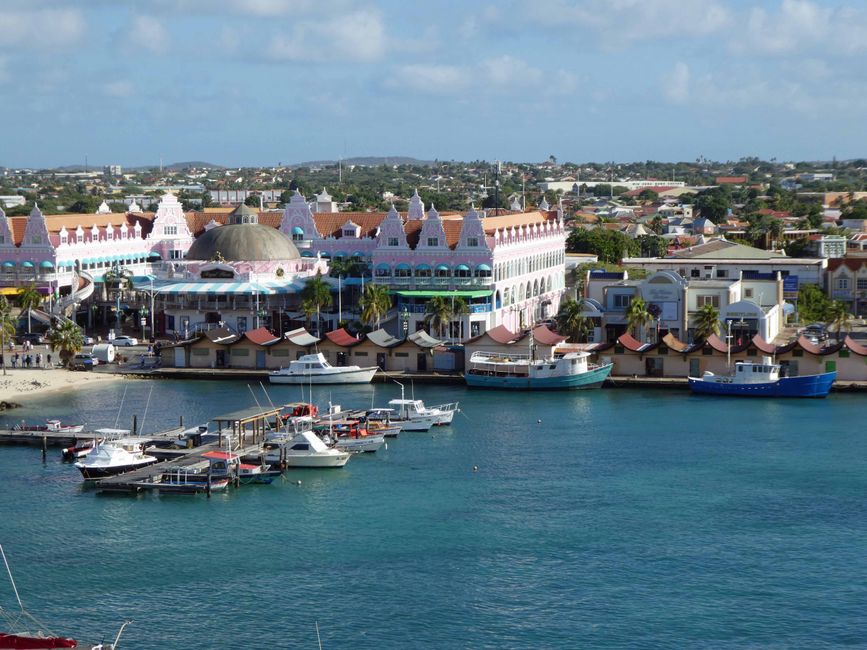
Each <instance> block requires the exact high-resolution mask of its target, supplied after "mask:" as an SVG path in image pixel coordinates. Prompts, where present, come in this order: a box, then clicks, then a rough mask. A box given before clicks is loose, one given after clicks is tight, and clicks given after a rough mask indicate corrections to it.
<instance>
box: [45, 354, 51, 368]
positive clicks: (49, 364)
mask: <svg viewBox="0 0 867 650" xmlns="http://www.w3.org/2000/svg"><path fill="white" fill-rule="evenodd" d="M45 365H47V366H48V367H49V368H50V367H51V353H50V352H48V353H46V355H45Z"/></svg>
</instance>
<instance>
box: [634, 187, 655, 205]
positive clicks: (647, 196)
mask: <svg viewBox="0 0 867 650" xmlns="http://www.w3.org/2000/svg"><path fill="white" fill-rule="evenodd" d="M638 199H639V200H640V201H649V202H650V203H653V202H654V201H657V200H659V194H658V193H657V192H656V191H654V190H652V189H650V188H649V187H648V188H647V189H644V190H641V192H639V193H638Z"/></svg>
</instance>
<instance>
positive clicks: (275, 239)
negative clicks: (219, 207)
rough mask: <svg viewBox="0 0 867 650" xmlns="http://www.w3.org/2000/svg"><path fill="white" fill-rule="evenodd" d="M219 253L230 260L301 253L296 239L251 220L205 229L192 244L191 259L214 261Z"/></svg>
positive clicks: (259, 259) (276, 258)
mask: <svg viewBox="0 0 867 650" xmlns="http://www.w3.org/2000/svg"><path fill="white" fill-rule="evenodd" d="M217 253H220V255H222V256H223V259H224V260H226V261H229V262H265V261H282V260H295V259H298V258H300V257H301V256H300V255H299V253H298V249H297V248H295V244H293V243H292V240H291V239H289V238H288V237H287V236H286V235H284V234H283V233H282V232H280V231H279V230H277V229H275V228H271V227H270V226H263V225H260V224H251V223H247V224H235V225H228V226H220V227H219V228H211V229H210V230H208V231H207V232H205V233H202V234H201V235H200V236H199V237H198V239H196V241H194V242H193V245H192V246H190V250H189V251H188V252H187V259H188V260H200V261H210V260H212V259H214V257H215V256H216V254H217Z"/></svg>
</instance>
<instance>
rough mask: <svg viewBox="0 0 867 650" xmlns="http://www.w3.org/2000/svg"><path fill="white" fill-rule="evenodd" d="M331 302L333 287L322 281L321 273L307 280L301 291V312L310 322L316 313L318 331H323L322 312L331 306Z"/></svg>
mask: <svg viewBox="0 0 867 650" xmlns="http://www.w3.org/2000/svg"><path fill="white" fill-rule="evenodd" d="M331 300H332V299H331V286H330V285H329V284H328V283H327V282H326V281H325V280H323V279H322V274H320V273H317V274H316V276H315V277H312V278H310V279H309V280H307V282H306V283H305V284H304V288H303V289H302V290H301V311H303V312H304V314H305V315H306V316H307V321H308V322H310V317H311V316H312V315H313V313H314V312H315V313H316V328H317V331H318V330H320V329H321V315H322V310H323V309H328V308H329V307H330V306H331Z"/></svg>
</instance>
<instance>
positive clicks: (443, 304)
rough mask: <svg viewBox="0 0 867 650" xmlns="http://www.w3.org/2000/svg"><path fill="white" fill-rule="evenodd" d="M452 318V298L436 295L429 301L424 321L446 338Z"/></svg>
mask: <svg viewBox="0 0 867 650" xmlns="http://www.w3.org/2000/svg"><path fill="white" fill-rule="evenodd" d="M451 320H452V304H451V300H449V299H448V298H445V297H443V296H434V297H433V298H431V299H430V300H429V301H428V303H427V313H426V314H425V317H424V322H425V324H426V325H428V327H430V328H431V330H433V331H435V332H437V334H439V335H440V337H442V338H445V330H446V328H447V327H448V325H449V323H451Z"/></svg>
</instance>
